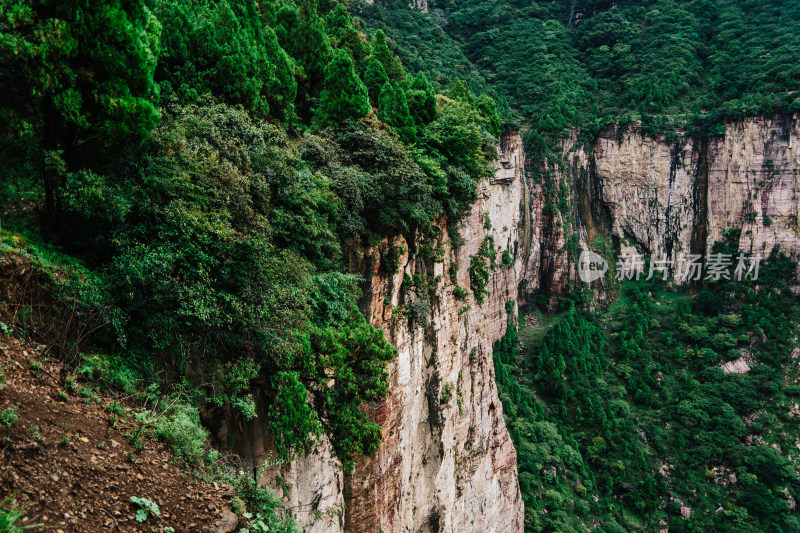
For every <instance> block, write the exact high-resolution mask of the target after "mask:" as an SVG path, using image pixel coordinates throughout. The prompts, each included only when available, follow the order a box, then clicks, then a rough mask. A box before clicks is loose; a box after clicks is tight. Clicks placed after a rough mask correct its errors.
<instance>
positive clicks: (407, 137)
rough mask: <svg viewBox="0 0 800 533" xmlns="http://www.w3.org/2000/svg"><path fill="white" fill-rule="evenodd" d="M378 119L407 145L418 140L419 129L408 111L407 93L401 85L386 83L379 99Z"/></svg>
mask: <svg viewBox="0 0 800 533" xmlns="http://www.w3.org/2000/svg"><path fill="white" fill-rule="evenodd" d="M378 100H379V101H378V118H380V119H381V120H382V121H383V122H385V123H387V124H389V125H390V126H392V128H394V130H395V131H397V133H398V135H400V139H402V140H403V142H405V143H407V144H412V143H414V142H416V140H417V128H416V126H415V125H414V119H413V118H411V114H410V113H409V111H408V102H407V100H406V94H405V91H403V88H402V87H400V85H399V84H394V85H392V84H391V83H389V82H386V83H385V84H384V86H383V89H381V94H380V97H379V98H378Z"/></svg>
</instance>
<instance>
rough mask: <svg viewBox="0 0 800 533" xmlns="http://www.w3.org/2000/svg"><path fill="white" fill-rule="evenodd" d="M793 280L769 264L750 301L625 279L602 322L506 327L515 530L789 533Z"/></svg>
mask: <svg viewBox="0 0 800 533" xmlns="http://www.w3.org/2000/svg"><path fill="white" fill-rule="evenodd" d="M732 234H735V232H732ZM730 237H731V236H729V238H730ZM736 237H738V235H736ZM724 246H725V245H723V244H720V245H719V247H718V249H724ZM728 247H729V245H728ZM734 249H735V248H734ZM795 266H796V264H795V262H794V261H791V260H789V259H788V258H786V257H785V256H782V255H781V254H777V253H776V254H774V255H773V256H771V257H770V258H769V260H768V261H767V262H766V263H765V271H764V276H763V277H762V278H760V280H759V286H758V289H757V290H754V289H756V288H755V287H754V286H752V285H748V284H745V285H743V284H741V283H736V282H730V281H725V280H720V281H719V282H712V283H709V284H708V286H706V287H704V288H702V289H701V290H699V291H697V290H696V289H691V288H689V287H685V286H676V285H674V284H671V283H667V282H664V281H663V280H656V279H655V278H654V279H653V280H651V281H645V280H640V281H627V282H625V283H624V284H623V285H622V286H621V287H620V288H619V289H618V290H619V291H620V294H619V298H618V299H617V300H616V301H615V303H614V304H612V305H611V307H610V308H609V309H607V310H605V311H595V312H589V311H585V310H581V309H579V308H578V307H576V306H574V305H569V304H568V305H567V306H566V307H567V308H566V309H565V310H564V311H562V312H560V313H557V314H555V315H552V316H546V315H543V314H542V313H541V311H536V312H533V313H530V314H529V316H528V317H527V318H526V319H525V320H526V321H525V322H523V323H520V325H519V327H518V326H517V324H515V323H514V322H513V321H512V322H511V323H510V324H509V328H508V331H507V333H506V335H505V336H504V337H503V339H502V340H501V341H500V342H498V343H497V344H496V345H495V352H494V353H495V368H496V371H497V379H498V384H499V387H500V390H501V394H500V397H501V399H502V401H503V406H504V408H505V411H506V417H507V423H508V426H509V430H510V431H511V434H512V437H513V439H514V442H515V445H516V448H517V454H518V468H519V478H520V485H521V488H522V494H523V498H524V499H525V501H526V515H525V525H526V530H528V531H575V532H577V531H585V529H586V528H587V527H593V529H592V530H593V531H603V532H607V533H612V532H613V533H617V532H622V531H656V530H659V529H667V528H668V529H669V530H670V531H726V532H728V531H731V532H744V531H786V532H788V531H796V530H797V529H798V527H800V525H798V517H797V513H796V512H795V505H794V502H795V497H796V496H795V495H797V494H798V492H797V491H798V490H800V476H798V473H797V465H796V458H794V457H793V455H794V454H793V453H792V451H793V449H794V448H795V445H796V439H797V435H798V431H800V419H798V416H797V414H796V413H795V411H794V410H793V406H794V405H797V402H798V401H800V389H798V386H797V383H798V378H799V377H800V376H798V371H797V367H796V363H794V361H796V357H797V352H796V349H794V348H793V347H794V343H795V340H796V338H797V337H796V335H797V325H798V323H800V316H798V311H797V297H796V296H794V294H793V293H792V291H791V289H790V287H791V285H792V284H793V283H794V278H795ZM742 357H744V358H745V360H746V361H750V363H751V364H753V363H754V362H755V363H757V364H754V365H753V367H752V369H751V370H750V371H749V372H747V373H735V372H732V373H728V372H724V371H723V369H722V368H721V364H722V363H727V362H729V361H735V360H739V359H740V358H742ZM689 517H691V520H687V518H689Z"/></svg>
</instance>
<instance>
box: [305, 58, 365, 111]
mask: <svg viewBox="0 0 800 533" xmlns="http://www.w3.org/2000/svg"><path fill="white" fill-rule="evenodd" d="M369 111H370V105H369V96H368V94H367V88H366V87H365V86H364V83H363V82H362V81H361V79H360V78H359V77H358V76H356V73H355V71H354V70H353V60H352V59H350V56H349V55H348V54H347V52H345V51H344V50H336V51H335V52H334V55H333V60H332V61H331V63H330V65H329V66H328V72H327V74H326V76H325V88H324V89H323V90H322V95H321V96H320V105H319V110H318V117H319V120H320V122H321V123H323V124H327V125H330V126H336V125H338V124H340V123H342V122H344V121H345V120H349V119H356V120H357V119H360V118H363V117H365V116H366V115H367V114H368V113H369Z"/></svg>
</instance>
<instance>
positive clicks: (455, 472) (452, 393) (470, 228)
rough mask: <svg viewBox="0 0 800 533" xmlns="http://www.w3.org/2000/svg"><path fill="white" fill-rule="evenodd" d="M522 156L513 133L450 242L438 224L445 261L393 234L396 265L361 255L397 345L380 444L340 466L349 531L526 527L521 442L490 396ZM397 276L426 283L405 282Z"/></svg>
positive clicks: (377, 318) (373, 298)
mask: <svg viewBox="0 0 800 533" xmlns="http://www.w3.org/2000/svg"><path fill="white" fill-rule="evenodd" d="M523 167H524V154H523V153H522V147H521V141H520V138H519V135H518V134H512V135H509V136H507V137H506V138H504V139H503V143H502V145H501V150H500V158H499V163H498V169H497V172H496V175H495V177H494V178H493V179H491V180H487V181H485V182H483V183H481V184H480V186H479V190H478V201H477V202H476V203H475V204H474V205H473V207H472V211H471V213H470V214H469V216H468V217H467V218H466V220H465V221H464V223H463V226H462V229H461V236H462V239H463V244H462V245H461V246H460V247H459V248H458V249H455V248H454V246H453V243H452V242H451V241H450V239H449V237H448V234H447V232H446V231H445V230H442V231H441V232H440V235H439V239H438V243H439V245H440V247H441V249H442V251H443V252H444V253H443V255H442V260H441V261H437V260H427V259H423V258H422V256H421V255H420V254H419V253H418V250H411V251H410V249H411V248H413V247H414V244H413V243H404V242H401V243H399V244H398V243H395V245H399V246H401V247H402V248H403V249H405V250H406V252H405V253H403V254H402V257H401V258H400V267H399V269H398V271H397V272H396V273H394V274H387V273H386V272H385V269H386V265H385V264H382V263H381V254H380V249H377V248H376V249H371V250H367V251H366V253H365V254H364V256H363V258H362V264H363V268H364V271H365V277H366V278H367V279H368V280H370V281H369V286H368V288H367V291H366V294H365V301H364V311H366V313H367V315H366V316H370V317H372V322H373V323H374V324H375V325H377V326H379V327H382V328H383V329H384V330H385V331H386V332H387V334H388V336H389V338H390V339H391V340H392V342H393V343H394V344H395V346H397V348H398V356H397V359H396V360H395V361H394V362H393V363H392V365H391V369H390V373H391V376H392V386H391V390H390V394H389V396H388V398H386V400H385V401H383V402H382V403H381V404H380V405H377V406H375V407H374V419H375V420H376V421H378V423H380V424H381V427H382V434H383V439H382V443H381V448H380V450H379V451H378V453H377V454H376V455H375V456H374V457H372V458H366V459H364V460H363V461H361V462H360V463H359V464H358V466H357V467H356V471H355V472H354V473H353V474H352V475H350V476H347V480H346V483H347V490H346V500H347V504H348V510H347V522H346V529H347V531H350V532H353V533H355V532H368V531H369V532H373V531H384V532H386V533H388V532H395V531H396V532H399V531H420V532H427V531H430V532H459V533H461V532H468V531H475V532H479V531H480V532H487V533H491V532H517V531H522V522H523V507H522V499H521V496H520V492H519V486H518V483H517V475H516V453H515V451H514V447H513V445H512V443H511V440H510V438H509V435H508V432H507V431H506V428H505V424H504V422H503V415H502V412H503V408H502V404H501V403H500V401H499V400H498V397H497V387H496V385H495V382H494V366H493V362H492V343H493V342H495V341H497V340H498V339H499V338H500V337H502V335H503V334H504V333H505V328H506V324H507V321H508V314H507V302H509V301H510V302H512V303H511V306H510V310H511V312H512V313H514V312H515V310H516V304H515V298H516V290H517V276H516V270H515V268H514V267H513V265H510V266H503V265H501V258H502V254H503V250H509V249H510V250H509V252H510V253H511V254H512V257H513V253H514V250H513V247H514V246H515V245H516V243H517V241H518V229H519V224H518V222H519V220H520V213H521V211H520V203H521V200H522V196H523V186H524V183H523ZM487 237H491V239H492V240H493V243H494V247H495V249H496V250H497V258H496V259H495V267H494V269H493V270H492V272H491V276H490V280H489V283H488V285H487V290H488V291H489V293H490V294H489V295H488V296H487V297H486V299H485V301H484V302H483V304H482V305H478V304H477V303H476V302H475V299H474V296H473V295H472V293H471V292H469V287H470V281H469V266H470V261H471V259H472V258H473V257H475V256H477V254H478V249H479V248H480V246H481V244H482V243H483V242H484V240H485V239H487ZM415 252H416V253H415ZM453 265H455V266H453ZM451 271H453V272H454V274H453V277H454V279H455V283H453V281H452V280H451V274H450V272H451ZM404 276H408V277H410V278H414V277H415V276H419V277H421V278H423V279H427V280H431V282H432V283H433V286H432V288H431V289H420V288H418V287H415V288H412V289H409V288H408V287H407V286H406V287H403V284H402V281H403V278H404ZM456 285H458V286H459V287H461V288H463V289H464V290H466V291H467V292H468V294H467V296H466V298H465V299H459V298H458V297H457V296H456V294H455V293H454V290H455V287H456ZM416 299H423V300H427V301H429V303H430V305H431V311H430V313H429V316H428V318H427V321H428V324H427V325H424V324H421V323H420V321H418V320H411V319H409V318H406V317H405V316H403V311H404V310H405V306H408V305H411V304H412V302H413V301H414V300H416Z"/></svg>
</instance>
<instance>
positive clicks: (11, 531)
mask: <svg viewBox="0 0 800 533" xmlns="http://www.w3.org/2000/svg"><path fill="white" fill-rule="evenodd" d="M26 521H27V518H26V517H25V508H24V507H22V506H20V505H17V502H16V501H15V500H14V498H13V496H6V497H4V498H3V499H2V500H0V531H2V532H3V533H24V532H25V531H26V530H29V529H34V528H40V527H42V524H25V522H26ZM23 524H24V525H23Z"/></svg>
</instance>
